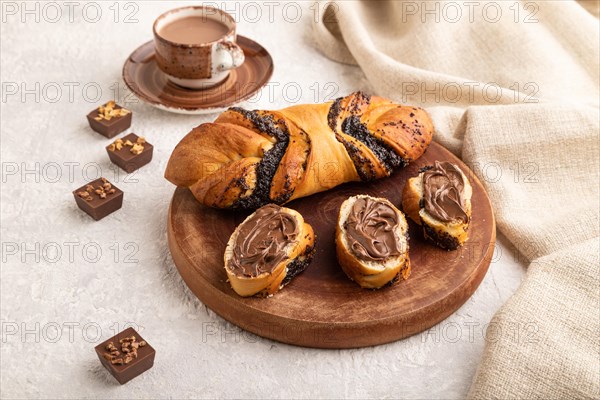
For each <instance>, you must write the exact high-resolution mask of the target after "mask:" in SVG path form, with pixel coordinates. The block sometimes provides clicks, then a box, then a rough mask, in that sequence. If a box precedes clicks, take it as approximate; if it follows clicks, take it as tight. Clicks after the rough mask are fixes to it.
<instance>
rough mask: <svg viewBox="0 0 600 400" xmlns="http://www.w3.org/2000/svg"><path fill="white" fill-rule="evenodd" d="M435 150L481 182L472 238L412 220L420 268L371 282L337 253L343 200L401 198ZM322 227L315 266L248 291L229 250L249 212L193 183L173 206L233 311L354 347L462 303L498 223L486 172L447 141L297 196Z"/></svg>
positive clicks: (252, 322) (175, 244)
mask: <svg viewBox="0 0 600 400" xmlns="http://www.w3.org/2000/svg"><path fill="white" fill-rule="evenodd" d="M435 160H439V161H451V162H453V163H456V164H458V165H459V166H460V167H461V168H462V169H463V171H465V173H466V174H467V175H468V177H469V179H470V181H471V184H472V186H473V198H472V203H473V212H472V222H471V226H470V229H469V239H468V240H467V242H466V243H465V245H464V246H463V247H462V248H460V249H458V250H456V251H452V252H447V251H445V250H442V249H440V248H438V247H436V246H434V245H433V244H431V243H430V242H428V241H425V240H424V239H423V234H422V231H421V228H420V227H419V226H418V225H416V224H414V223H412V222H410V227H409V234H410V242H409V246H410V259H411V264H412V274H411V276H410V278H408V280H406V281H401V282H398V283H396V284H394V285H393V286H390V287H386V288H383V289H380V290H365V289H361V288H360V287H359V286H358V285H356V284H355V283H354V282H352V281H350V280H349V279H348V278H347V277H346V275H345V274H344V272H343V271H342V270H341V268H340V266H339V265H338V263H337V260H336V255H335V243H334V232H335V224H336V221H337V215H338V210H339V206H340V205H341V203H342V202H343V201H344V200H345V199H346V198H347V197H349V196H352V195H355V194H359V193H367V194H370V195H372V196H378V197H386V198H388V199H389V200H390V201H392V203H394V204H395V205H397V206H400V203H401V195H402V188H403V187H404V183H405V182H406V181H407V179H408V178H410V177H412V176H415V175H417V173H418V170H419V169H420V168H421V167H423V166H425V165H430V164H433V162H434V161H435ZM286 206H287V207H290V208H294V209H296V210H298V211H299V212H300V213H302V215H303V216H304V219H305V220H306V221H307V222H308V223H310V224H311V225H312V226H313V228H314V230H315V233H316V235H317V242H316V246H317V247H316V254H315V258H314V259H313V261H312V263H311V264H310V265H309V266H308V268H307V269H306V271H304V272H303V273H302V274H300V275H299V276H298V277H296V278H294V279H293V280H292V281H291V282H290V283H289V284H288V285H287V286H286V287H285V288H284V289H283V290H281V291H280V292H278V293H277V294H275V296H273V297H271V298H267V299H263V298H242V297H240V296H238V295H237V294H236V293H235V292H234V291H233V290H232V289H231V287H230V286H229V283H228V282H227V276H226V274H225V270H224V269H223V253H224V251H225V246H226V244H227V241H228V240H229V236H230V235H231V233H232V232H233V230H234V229H235V227H236V226H237V224H239V223H240V222H241V221H242V220H243V219H244V218H245V217H246V216H247V215H248V214H249V213H248V212H246V213H243V212H232V211H225V210H215V209H210V208H207V207H204V206H202V205H200V204H199V203H198V202H197V201H196V200H195V199H194V197H193V196H192V195H191V193H190V191H189V190H188V189H187V188H178V189H176V190H175V194H174V195H173V199H172V201H171V206H170V209H169V216H168V239H169V247H170V249H171V254H172V256H173V260H174V261H175V264H176V265H177V268H178V270H179V273H180V274H181V276H182V277H183V279H184V281H185V282H186V284H187V285H188V286H189V288H190V289H191V290H192V292H194V294H195V295H196V296H198V298H199V299H200V300H201V301H202V302H203V303H204V304H206V305H207V306H208V307H210V308H211V309H212V310H214V311H215V312H216V313H217V314H219V315H220V316H222V317H223V318H225V319H226V320H228V321H230V322H232V323H234V324H236V325H238V326H240V327H241V328H243V329H246V330H248V331H250V332H253V333H255V334H257V335H260V336H264V337H267V338H270V339H275V340H278V341H281V342H285V343H290V344H295V345H299V346H309V347H319V348H336V349H337V348H351V347H363V346H370V345H377V344H382V343H388V342H391V341H395V340H398V339H402V338H405V337H407V336H410V335H413V334H415V333H418V332H422V331H424V330H426V329H428V328H430V327H432V326H433V325H435V324H437V323H438V322H440V321H442V320H444V319H445V318H446V317H448V316H449V315H450V314H452V313H453V312H454V311H456V310H457V309H458V308H459V307H460V306H461V305H462V304H463V303H464V302H465V301H466V300H467V299H468V298H469V297H470V296H471V295H472V294H473V292H474V291H475V289H477V287H478V286H479V284H480V283H481V280H482V279H483V277H484V275H485V273H486V272H487V269H488V266H489V263H490V260H491V257H492V255H493V251H494V244H495V240H496V226H495V222H494V216H493V213H492V208H491V205H490V202H489V199H488V197H487V194H486V193H485V190H484V189H483V186H482V185H481V183H480V182H479V180H478V179H477V178H476V177H475V176H474V175H473V173H471V172H470V170H469V169H468V168H467V167H466V165H464V164H463V163H462V162H461V161H460V160H459V159H458V158H456V157H455V156H454V155H453V154H452V153H450V152H449V151H448V150H446V149H445V148H443V147H442V146H441V145H439V144H437V143H435V142H434V143H431V145H430V147H429V149H428V150H427V152H426V153H425V154H424V155H423V156H422V157H421V158H420V159H418V160H417V161H415V162H414V163H413V164H411V165H409V166H408V167H406V168H404V169H402V170H400V171H397V172H396V173H395V174H393V175H392V176H391V177H389V178H386V179H381V180H378V181H375V182H372V183H368V184H364V183H350V184H345V185H341V186H338V187H337V188H334V189H332V190H329V191H327V192H323V193H318V194H316V195H313V196H310V197H306V198H303V199H298V200H295V201H293V202H291V203H289V204H288V205H286Z"/></svg>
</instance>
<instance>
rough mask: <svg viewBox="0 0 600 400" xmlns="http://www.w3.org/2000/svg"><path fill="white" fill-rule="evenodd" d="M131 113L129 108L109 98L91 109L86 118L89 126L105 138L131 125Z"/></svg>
mask: <svg viewBox="0 0 600 400" xmlns="http://www.w3.org/2000/svg"><path fill="white" fill-rule="evenodd" d="M132 115H133V113H132V112H131V111H130V110H128V109H126V108H123V107H121V106H120V105H118V104H116V103H115V102H114V101H112V100H111V101H109V102H108V103H106V104H103V105H101V106H100V107H98V108H95V109H94V110H92V111H91V112H90V113H89V114H88V115H87V119H88V122H89V124H90V128H92V129H93V130H95V131H96V132H98V133H99V134H101V135H103V136H106V137H107V138H112V137H114V136H117V135H118V134H119V133H121V132H123V131H124V130H126V129H128V128H129V127H130V126H131V120H132Z"/></svg>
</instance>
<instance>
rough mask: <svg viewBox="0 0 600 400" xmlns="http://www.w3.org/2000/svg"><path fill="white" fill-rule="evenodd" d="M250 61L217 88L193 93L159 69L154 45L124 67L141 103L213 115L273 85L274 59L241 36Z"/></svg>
mask: <svg viewBox="0 0 600 400" xmlns="http://www.w3.org/2000/svg"><path fill="white" fill-rule="evenodd" d="M237 44H238V45H239V46H240V47H241V48H242V50H244V56H245V57H246V60H245V61H244V63H243V64H242V65H241V66H240V67H239V68H236V69H234V70H232V71H231V73H230V74H229V76H228V77H227V79H225V80H224V81H223V82H221V83H220V84H218V85H217V86H215V87H212V88H210V89H205V90H192V89H186V88H183V87H181V86H178V85H176V84H174V83H172V82H171V81H169V80H168V79H167V77H166V76H165V74H163V73H162V71H161V70H159V69H158V65H157V64H156V59H155V56H154V42H153V41H149V42H147V43H145V44H143V45H142V46H140V47H138V48H137V49H136V50H135V51H134V52H133V53H131V55H130V56H129V58H128V59H127V61H126V62H125V65H124V66H123V80H124V81H125V84H126V85H127V86H128V87H129V89H130V90H131V91H132V92H133V93H134V94H135V95H136V96H137V97H138V98H140V99H141V100H143V101H145V102H147V103H150V104H151V105H153V106H155V107H158V108H160V109H163V110H166V111H170V112H175V113H180V114H211V113H216V112H220V111H223V110H224V109H226V108H228V107H231V106H233V105H234V104H236V103H239V102H241V101H244V100H247V99H248V98H250V97H252V96H253V95H254V94H256V93H257V92H258V91H259V90H260V89H261V88H262V87H263V86H265V85H266V84H267V82H269V79H270V78H271V75H272V74H273V59H272V58H271V55H270V54H269V52H268V51H267V50H266V49H265V48H264V47H262V46H261V45H260V44H258V43H256V42H255V41H253V40H251V39H248V38H247V37H244V36H240V35H238V36H237Z"/></svg>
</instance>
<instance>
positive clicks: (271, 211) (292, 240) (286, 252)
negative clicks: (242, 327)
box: [224, 204, 315, 297]
mask: <svg viewBox="0 0 600 400" xmlns="http://www.w3.org/2000/svg"><path fill="white" fill-rule="evenodd" d="M314 245H315V234H314V232H313V229H312V227H311V226H310V225H309V224H307V223H306V222H304V218H302V215H301V214H300V213H298V212H297V211H295V210H292V209H290V208H285V207H280V206H278V205H275V204H268V205H265V206H263V207H261V208H259V209H258V210H256V211H255V212H254V213H253V214H251V215H250V216H248V218H246V219H245V220H244V222H242V223H241V224H240V225H239V226H238V227H237V228H236V229H235V231H234V232H233V234H232V235H231V237H230V238H229V242H228V243H227V247H226V249H225V257H224V258H225V271H226V272H227V276H228V278H229V283H230V284H231V287H232V288H233V290H234V291H235V292H236V293H237V294H239V295H240V296H243V297H248V296H255V295H256V296H261V297H268V296H271V295H273V294H274V293H276V292H277V291H279V290H280V289H281V288H282V287H283V286H285V285H286V284H288V283H289V282H290V281H291V280H292V278H293V277H295V276H296V275H298V274H299V273H301V272H302V271H304V270H305V269H306V267H307V266H308V264H309V263H310V261H311V259H312V256H313V253H314V251H313V249H314Z"/></svg>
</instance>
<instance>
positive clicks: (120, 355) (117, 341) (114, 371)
mask: <svg viewBox="0 0 600 400" xmlns="http://www.w3.org/2000/svg"><path fill="white" fill-rule="evenodd" d="M96 354H98V358H99V359H100V362H101V363H102V365H104V368H106V369H107V370H108V372H110V374H111V375H112V376H114V377H115V379H116V380H117V381H119V383H120V384H121V385H122V384H124V383H127V382H128V381H130V380H131V379H133V378H135V377H136V376H138V375H140V374H141V373H143V372H145V371H147V370H149V369H150V368H152V365H154V355H155V354H156V351H155V350H154V349H153V348H152V346H150V345H149V344H148V343H147V342H146V341H145V340H144V339H143V338H142V337H141V336H140V334H139V333H137V332H136V331H135V329H133V328H127V329H125V330H124V331H122V332H120V333H119V334H117V335H116V336H113V337H111V338H110V339H108V340H106V341H105V342H102V343H100V344H99V345H98V346H96Z"/></svg>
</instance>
